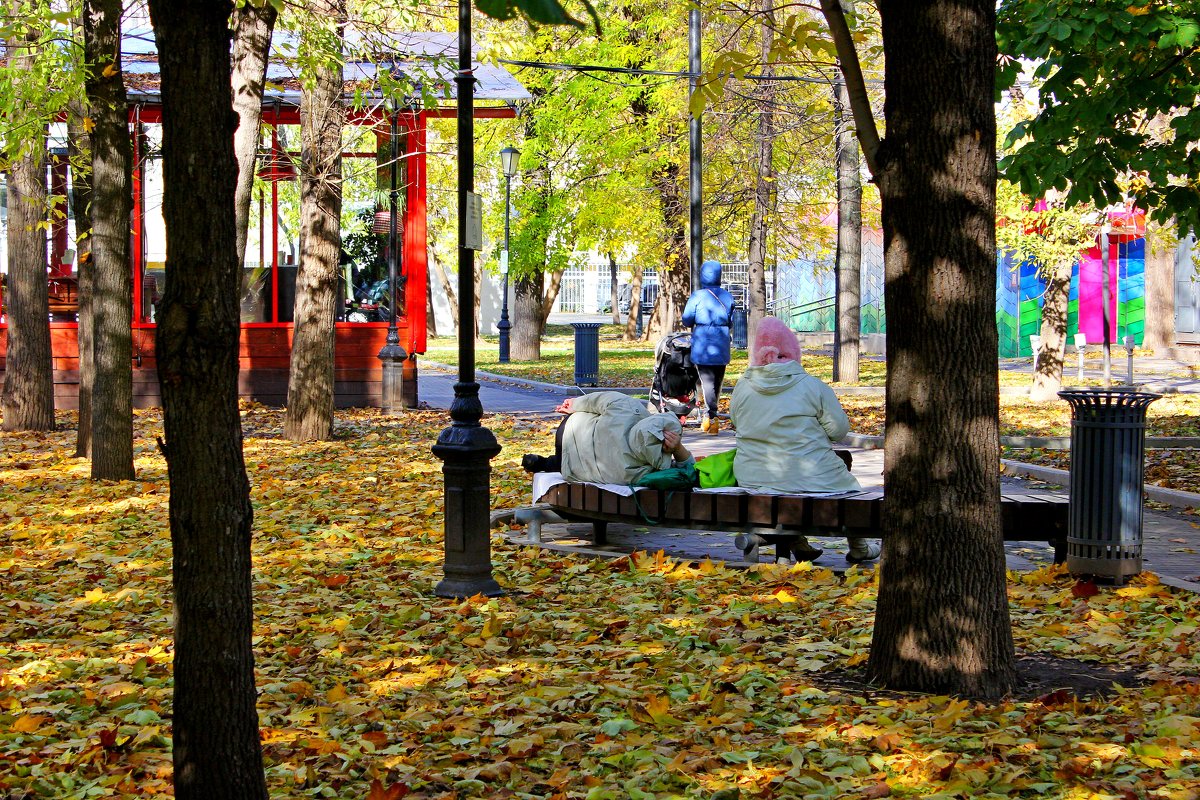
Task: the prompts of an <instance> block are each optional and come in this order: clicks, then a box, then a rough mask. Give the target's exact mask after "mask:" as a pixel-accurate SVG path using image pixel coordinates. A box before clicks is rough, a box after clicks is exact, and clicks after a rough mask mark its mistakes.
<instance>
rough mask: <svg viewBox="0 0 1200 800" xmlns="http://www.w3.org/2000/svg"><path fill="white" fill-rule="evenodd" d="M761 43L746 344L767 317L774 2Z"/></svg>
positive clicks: (766, 12) (766, 11)
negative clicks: (760, 77) (761, 77)
mask: <svg viewBox="0 0 1200 800" xmlns="http://www.w3.org/2000/svg"><path fill="white" fill-rule="evenodd" d="M761 28H762V42H761V53H760V58H761V60H762V67H761V71H762V74H763V78H764V80H761V81H759V82H758V101H757V106H758V126H757V127H756V128H755V132H754V143H755V148H754V149H755V161H756V163H757V169H756V177H755V181H754V210H753V211H751V213H750V241H749V243H748V244H747V247H746V252H747V254H748V258H749V262H750V263H749V265H748V267H747V284H748V285H747V287H746V294H747V298H746V301H747V303H746V305H747V308H746V312H747V337H748V339H747V341H748V342H753V341H754V332H755V331H756V330H757V329H758V323H759V321H760V320H761V319H762V318H763V317H765V316H766V315H767V238H768V235H769V229H768V220H769V219H770V216H771V212H772V210H773V209H772V203H771V200H772V198H773V197H774V196H775V195H774V190H775V111H774V109H775V96H776V94H778V89H777V84H776V83H775V82H774V81H771V80H766V79H768V78H770V77H772V76H774V74H775V65H774V64H772V63H771V45H772V44H773V43H774V40H775V38H774V37H775V33H774V31H775V7H774V4H773V0H763V2H762V26H761Z"/></svg>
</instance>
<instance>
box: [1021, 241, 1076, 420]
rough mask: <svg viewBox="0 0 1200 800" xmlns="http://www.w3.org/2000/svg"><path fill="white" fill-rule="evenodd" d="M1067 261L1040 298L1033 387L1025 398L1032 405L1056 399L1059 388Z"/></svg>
mask: <svg viewBox="0 0 1200 800" xmlns="http://www.w3.org/2000/svg"><path fill="white" fill-rule="evenodd" d="M1072 266H1073V265H1072V264H1071V262H1070V261H1062V262H1059V264H1058V265H1057V266H1056V267H1055V268H1054V271H1053V272H1052V273H1051V274H1050V276H1049V279H1048V280H1047V281H1046V293H1045V295H1044V296H1043V299H1042V324H1041V328H1040V330H1039V333H1040V334H1041V337H1042V344H1041V347H1040V348H1038V352H1037V354H1036V357H1037V362H1036V364H1035V365H1034V370H1033V386H1032V388H1030V390H1029V399H1030V400H1033V401H1035V402H1045V401H1047V400H1057V399H1058V390H1059V389H1061V388H1062V377H1063V362H1064V360H1065V359H1066V351H1067V304H1068V301H1069V299H1070V294H1071V268H1072Z"/></svg>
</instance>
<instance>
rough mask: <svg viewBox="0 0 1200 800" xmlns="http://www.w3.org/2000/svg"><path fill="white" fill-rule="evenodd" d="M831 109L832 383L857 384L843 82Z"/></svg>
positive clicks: (852, 181) (855, 231) (855, 265)
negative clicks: (834, 217)
mask: <svg viewBox="0 0 1200 800" xmlns="http://www.w3.org/2000/svg"><path fill="white" fill-rule="evenodd" d="M833 105H834V109H835V114H836V119H837V133H836V134H835V141H836V144H837V182H838V230H837V266H836V267H835V269H834V275H835V277H836V281H835V283H836V285H837V290H836V294H837V300H836V306H837V314H836V317H837V322H836V323H835V324H836V326H837V328H836V330H837V335H836V337H835V341H834V345H833V379H834V380H835V381H839V382H842V383H857V382H858V351H859V335H860V332H861V330H862V323H861V321H860V317H859V296H860V288H859V276H860V275H861V274H862V178H861V176H860V175H859V159H858V142H857V140H855V138H854V119H853V118H852V117H851V115H850V94H849V92H848V91H847V90H846V82H845V80H842V79H841V78H839V79H838V80H837V81H836V82H835V83H834V104H833Z"/></svg>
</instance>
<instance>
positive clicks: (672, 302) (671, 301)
mask: <svg viewBox="0 0 1200 800" xmlns="http://www.w3.org/2000/svg"><path fill="white" fill-rule="evenodd" d="M679 172H680V170H679V167H678V166H677V165H675V164H668V165H666V166H665V167H662V168H660V169H659V170H657V171H656V172H655V174H654V188H655V190H656V191H657V192H658V200H659V204H660V206H659V208H660V211H661V213H662V221H663V230H664V231H666V242H665V243H664V246H663V263H662V266H661V267H660V268H659V270H658V301H657V302H656V303H655V304H654V314H653V316H652V317H651V319H650V324H649V325H648V326H646V327H647V331H648V332H647V337H648V338H649V339H650V340H651V341H657V340H658V339H659V338H661V337H662V336H664V335H666V334H668V333H670V332H672V331H673V330H675V328H676V326H677V325H678V323H679V320H680V318H681V317H682V316H683V306H684V305H685V304H686V303H687V298H688V295H689V294H691V291H692V272H691V267H690V262H691V252H690V250H689V249H688V241H687V230H688V210H687V204H686V203H685V202H684V198H685V195H684V192H683V187H682V186H680V184H679Z"/></svg>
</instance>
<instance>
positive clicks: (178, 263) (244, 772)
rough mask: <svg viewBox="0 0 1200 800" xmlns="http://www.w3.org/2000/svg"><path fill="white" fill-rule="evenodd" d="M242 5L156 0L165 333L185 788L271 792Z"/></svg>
mask: <svg viewBox="0 0 1200 800" xmlns="http://www.w3.org/2000/svg"><path fill="white" fill-rule="evenodd" d="M232 12H233V3H232V0H150V14H151V19H152V21H153V24H154V33H155V38H156V40H157V45H158V53H159V63H160V68H161V70H162V96H163V177H164V184H165V191H164V195H163V219H164V221H165V222H166V230H167V253H168V256H167V263H166V271H167V285H166V290H165V292H164V293H163V297H162V301H161V303H160V306H159V315H158V331H157V340H156V343H155V346H156V349H157V354H158V374H159V383H160V386H161V392H162V400H163V412H164V430H165V432H166V443H165V447H164V450H165V455H166V459H167V474H168V478H169V481H170V491H171V499H170V511H169V516H170V525H171V544H172V553H173V564H172V575H173V578H174V602H175V659H174V664H175V677H174V683H175V693H174V703H173V705H174V708H173V713H172V730H173V749H172V760H173V762H174V765H175V778H174V782H175V797H176V798H178V800H214V798H221V799H222V800H225V799H226V798H233V799H236V800H266V798H267V790H266V781H265V779H264V775H263V763H262V749H261V746H260V744H259V737H258V717H257V714H256V710H255V702H256V700H257V697H256V693H255V685H254V650H253V647H252V645H251V635H252V633H253V622H254V617H253V593H252V590H251V572H250V569H251V563H250V552H251V551H250V533H251V525H252V522H253V510H252V508H251V505H250V482H249V480H248V479H247V477H246V468H245V462H244V460H243V456H242V426H241V418H240V416H239V414H238V380H237V379H238V337H239V332H240V324H239V303H238V297H239V293H240V275H239V274H238V273H239V270H238V259H237V231H236V225H235V221H234V211H233V196H234V191H235V189H236V185H237V162H236V160H235V159H234V153H233V134H234V126H235V125H236V120H237V118H236V116H235V115H234V114H233V97H232V91H231V87H230V63H229V48H230V31H229V21H230V14H231V13H232Z"/></svg>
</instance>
